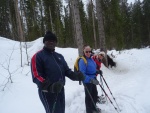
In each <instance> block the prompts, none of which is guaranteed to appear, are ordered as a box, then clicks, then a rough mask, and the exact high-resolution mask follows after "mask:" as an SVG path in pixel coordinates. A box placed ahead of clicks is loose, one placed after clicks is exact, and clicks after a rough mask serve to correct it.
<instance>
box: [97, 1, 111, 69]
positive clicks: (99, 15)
mask: <svg viewBox="0 0 150 113" xmlns="http://www.w3.org/2000/svg"><path fill="white" fill-rule="evenodd" d="M96 11H97V19H98V33H99V41H100V49H101V51H105V53H106V55H105V58H104V59H103V63H104V65H105V66H106V67H108V62H107V50H106V43H105V31H104V22H103V14H102V6H101V0H96Z"/></svg>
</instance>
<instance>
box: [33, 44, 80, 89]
mask: <svg viewBox="0 0 150 113" xmlns="http://www.w3.org/2000/svg"><path fill="white" fill-rule="evenodd" d="M31 72H32V78H33V82H34V83H36V84H37V85H38V87H40V86H41V84H42V83H43V82H44V80H49V82H50V83H54V82H57V81H59V80H62V81H64V83H65V76H67V77H68V78H70V79H72V80H77V77H76V76H75V74H74V72H73V71H71V69H70V68H69V67H68V65H67V63H66V61H65V59H64V57H63V56H62V55H61V54H59V53H57V52H55V51H50V50H49V49H47V48H45V47H44V48H43V49H42V50H41V51H39V52H37V53H36V54H34V56H33V57H32V59H31Z"/></svg>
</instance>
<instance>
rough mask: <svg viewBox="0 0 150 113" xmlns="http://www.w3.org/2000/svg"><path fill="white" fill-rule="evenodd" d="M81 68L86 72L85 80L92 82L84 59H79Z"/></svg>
mask: <svg viewBox="0 0 150 113" xmlns="http://www.w3.org/2000/svg"><path fill="white" fill-rule="evenodd" d="M79 70H80V71H81V72H82V73H83V74H84V76H85V80H84V82H90V80H91V78H90V77H89V76H88V75H87V74H86V64H85V63H84V60H83V59H81V60H80V61H79Z"/></svg>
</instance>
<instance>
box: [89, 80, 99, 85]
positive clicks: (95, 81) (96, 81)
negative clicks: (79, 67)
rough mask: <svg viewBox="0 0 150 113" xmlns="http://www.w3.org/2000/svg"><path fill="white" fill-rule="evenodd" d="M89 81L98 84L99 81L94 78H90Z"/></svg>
mask: <svg viewBox="0 0 150 113" xmlns="http://www.w3.org/2000/svg"><path fill="white" fill-rule="evenodd" d="M90 83H92V84H95V85H98V84H99V81H98V80H96V79H91V80H90Z"/></svg>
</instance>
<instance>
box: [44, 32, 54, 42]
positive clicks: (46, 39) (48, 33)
mask: <svg viewBox="0 0 150 113" xmlns="http://www.w3.org/2000/svg"><path fill="white" fill-rule="evenodd" d="M48 40H53V41H56V42H57V37H56V35H55V34H53V33H52V32H51V31H47V32H46V34H45V36H44V38H43V43H44V42H45V41H48Z"/></svg>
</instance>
